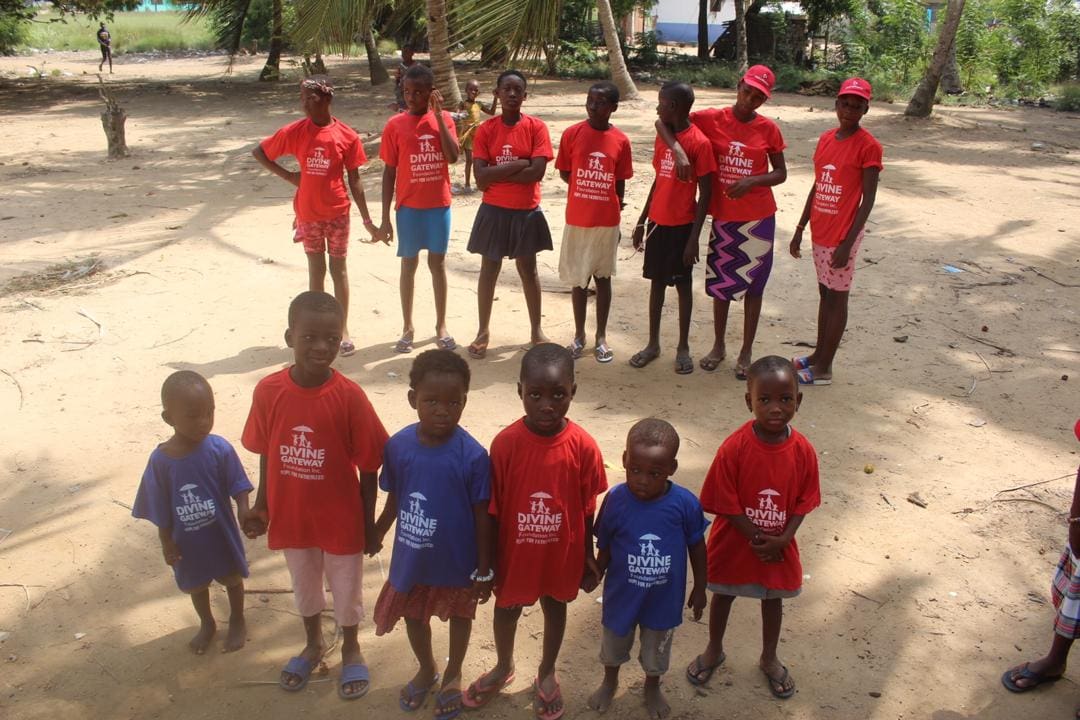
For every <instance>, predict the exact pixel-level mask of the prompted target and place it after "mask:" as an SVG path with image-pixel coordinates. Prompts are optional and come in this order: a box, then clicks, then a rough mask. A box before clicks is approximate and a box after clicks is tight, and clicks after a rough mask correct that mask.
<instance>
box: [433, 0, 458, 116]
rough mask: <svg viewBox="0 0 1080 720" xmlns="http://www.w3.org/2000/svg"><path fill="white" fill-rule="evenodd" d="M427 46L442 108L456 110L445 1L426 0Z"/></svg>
mask: <svg viewBox="0 0 1080 720" xmlns="http://www.w3.org/2000/svg"><path fill="white" fill-rule="evenodd" d="M427 14H428V44H429V45H430V46H431V69H432V70H433V71H434V72H435V85H436V87H438V88H439V92H441V93H442V96H443V106H444V107H445V108H447V109H448V110H457V107H458V105H460V104H461V89H460V88H458V84H457V75H456V74H455V73H454V61H453V59H452V58H451V57H450V30H449V28H448V26H447V24H446V0H427Z"/></svg>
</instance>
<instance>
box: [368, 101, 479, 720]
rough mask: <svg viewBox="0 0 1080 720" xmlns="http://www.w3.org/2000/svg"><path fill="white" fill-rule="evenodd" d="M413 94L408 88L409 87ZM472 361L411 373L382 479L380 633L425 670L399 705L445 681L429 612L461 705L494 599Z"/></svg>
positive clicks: (444, 713)
mask: <svg viewBox="0 0 1080 720" xmlns="http://www.w3.org/2000/svg"><path fill="white" fill-rule="evenodd" d="M406 97H408V93H407V92H406ZM469 377H470V373H469V364H468V363H467V362H465V360H464V359H463V358H461V357H459V356H458V355H456V354H455V353H453V352H451V351H450V350H428V351H426V352H423V353H421V354H420V355H419V356H418V357H417V358H416V360H415V362H413V365H412V369H411V370H410V371H409V405H411V406H412V407H413V409H414V410H416V414H417V416H418V417H419V422H417V423H414V424H412V425H409V426H408V427H406V428H405V429H404V430H401V431H399V432H398V433H397V434H395V435H394V436H393V437H391V438H390V440H389V441H388V442H387V443H386V449H385V450H384V451H383V469H382V476H381V479H380V486H381V487H382V489H383V490H385V491H386V492H387V493H389V495H388V497H387V500H386V505H385V506H384V507H383V512H382V515H381V516H380V517H379V521H378V523H377V524H376V528H375V535H376V537H377V538H379V540H380V544H381V539H382V538H383V536H385V534H386V532H387V530H389V528H390V525H392V524H393V523H394V522H396V523H397V529H396V531H395V533H394V550H393V557H392V559H391V561H390V579H389V580H387V581H386V583H385V584H384V585H383V589H382V592H381V593H379V599H378V601H377V602H376V603H375V613H374V615H375V634H376V635H385V634H386V633H388V632H390V631H391V630H393V629H394V625H396V624H397V621H398V620H400V619H401V618H404V619H405V627H406V629H407V631H408V636H409V645H410V646H411V647H412V651H413V654H414V655H415V656H416V659H417V661H418V662H419V663H420V669H419V670H418V671H417V672H416V675H414V676H413V678H412V680H410V681H409V683H408V684H407V685H406V686H405V687H404V688H402V690H401V694H400V696H399V698H398V705H399V706H400V707H401V709H402V710H404V711H405V712H413V711H416V710H418V709H420V708H421V707H422V706H423V705H424V703H425V702H426V700H427V695H428V693H429V692H431V691H432V690H434V689H435V688H436V687H438V685H439V668H438V665H437V664H436V661H435V654H434V652H433V651H432V647H431V618H432V617H433V616H437V617H438V618H439V619H440V620H443V621H446V620H447V619H449V621H450V651H449V659H448V660H447V664H446V668H445V671H444V672H443V676H442V687H441V689H440V690H439V692H438V693H436V695H435V717H436V718H438V719H439V720H450V719H451V718H454V717H457V716H458V715H459V714H460V713H461V710H462V703H461V663H462V662H463V661H464V659H465V652H466V651H467V650H468V648H469V634H470V633H471V632H472V621H473V619H474V618H475V617H476V605H477V602H478V601H479V602H487V599H488V597H489V596H490V595H491V582H492V580H493V579H494V577H495V573H494V572H492V570H491V568H492V563H491V549H492V545H491V516H490V515H488V511H487V509H488V502H489V500H490V498H491V461H490V459H489V458H488V454H487V451H486V450H484V448H483V446H481V445H480V443H478V442H476V440H474V439H473V437H472V436H471V435H469V433H467V432H465V430H463V429H462V428H461V427H460V426H459V425H458V422H459V421H460V420H461V412H462V410H464V409H465V401H466V399H467V397H468V393H469Z"/></svg>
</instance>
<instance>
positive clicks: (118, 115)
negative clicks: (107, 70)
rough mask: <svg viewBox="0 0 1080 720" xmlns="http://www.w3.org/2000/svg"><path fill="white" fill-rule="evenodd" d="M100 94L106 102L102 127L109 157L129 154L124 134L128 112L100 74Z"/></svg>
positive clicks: (102, 115) (113, 157) (102, 116)
mask: <svg viewBox="0 0 1080 720" xmlns="http://www.w3.org/2000/svg"><path fill="white" fill-rule="evenodd" d="M98 94H99V95H101V99H102V101H103V102H104V103H105V112H103V113H101V127H102V129H104V130H105V139H106V140H107V141H108V143H109V158H110V159H115V158H122V157H127V156H128V154H129V153H128V148H127V140H126V138H125V136H124V123H125V122H127V113H126V112H124V108H122V107H120V104H119V103H118V102H117V101H116V98H115V97H113V94H112V91H110V90H109V89H108V88H107V87H105V82H104V81H103V80H102V79H101V76H100V75H99V76H98Z"/></svg>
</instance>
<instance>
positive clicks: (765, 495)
mask: <svg viewBox="0 0 1080 720" xmlns="http://www.w3.org/2000/svg"><path fill="white" fill-rule="evenodd" d="M778 497H780V493H778V492H777V491H775V490H773V489H772V488H765V489H764V490H762V491H761V492H759V493H758V506H757V507H756V508H746V517H748V518H750V521H751V522H753V523H754V524H755V525H757V526H758V527H759V528H761V529H762V530H783V529H784V527H785V526H786V525H787V510H781V509H780V506H779V505H777V504H776V502H775V501H774V500H773V498H778Z"/></svg>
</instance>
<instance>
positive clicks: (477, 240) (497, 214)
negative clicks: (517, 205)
mask: <svg viewBox="0 0 1080 720" xmlns="http://www.w3.org/2000/svg"><path fill="white" fill-rule="evenodd" d="M468 247H469V252H471V253H476V254H477V255H483V256H484V257H486V258H488V259H490V260H502V259H503V258H516V257H523V256H525V255H535V254H536V253H538V252H540V251H541V250H551V249H552V244H551V230H550V229H549V228H548V223H547V218H546V217H544V211H543V210H541V209H540V208H539V207H534V208H533V209H531V210H511V209H509V208H503V207H498V206H495V205H489V204H487V203H480V208H479V209H478V210H477V211H476V219H475V220H473V226H472V232H471V233H470V234H469V246H468Z"/></svg>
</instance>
